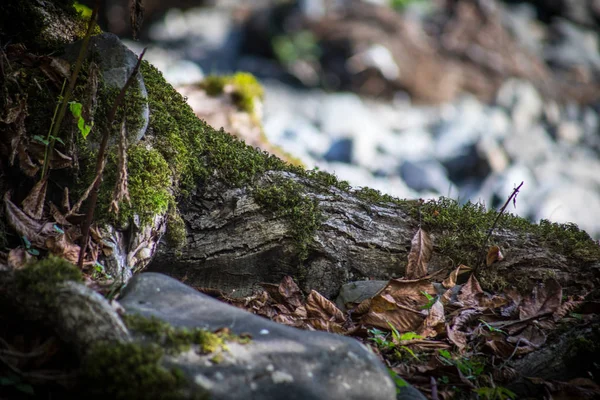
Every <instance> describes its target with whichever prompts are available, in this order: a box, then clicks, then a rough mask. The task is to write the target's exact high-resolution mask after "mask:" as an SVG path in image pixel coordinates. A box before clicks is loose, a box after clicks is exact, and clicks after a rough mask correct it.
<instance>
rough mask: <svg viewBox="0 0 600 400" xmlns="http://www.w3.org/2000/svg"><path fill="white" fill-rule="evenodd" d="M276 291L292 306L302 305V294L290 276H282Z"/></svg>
mask: <svg viewBox="0 0 600 400" xmlns="http://www.w3.org/2000/svg"><path fill="white" fill-rule="evenodd" d="M278 292H279V294H281V296H282V297H283V298H284V299H285V302H286V303H287V304H289V305H291V306H292V307H294V308H296V307H302V306H303V304H304V295H303V294H302V291H301V290H300V288H299V287H298V285H296V282H294V279H293V278H292V277H291V276H284V277H283V279H282V280H281V283H280V284H279V287H278Z"/></svg>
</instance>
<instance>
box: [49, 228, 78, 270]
mask: <svg viewBox="0 0 600 400" xmlns="http://www.w3.org/2000/svg"><path fill="white" fill-rule="evenodd" d="M46 248H47V249H48V251H50V252H51V253H52V254H54V255H56V256H58V257H61V258H64V259H65V260H67V261H68V262H70V263H72V264H77V261H78V260H79V251H80V250H81V248H80V247H79V246H77V245H76V244H75V243H73V242H72V241H71V240H69V238H68V237H67V235H65V234H62V235H58V236H50V237H48V238H47V239H46Z"/></svg>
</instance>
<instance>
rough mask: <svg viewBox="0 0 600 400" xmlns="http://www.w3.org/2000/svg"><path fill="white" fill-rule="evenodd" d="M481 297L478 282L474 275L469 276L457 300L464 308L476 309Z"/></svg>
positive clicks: (481, 291)
mask: <svg viewBox="0 0 600 400" xmlns="http://www.w3.org/2000/svg"><path fill="white" fill-rule="evenodd" d="M482 296H483V289H482V288H481V285H479V281H477V278H476V277H475V274H471V276H470V277H469V280H468V281H467V283H465V284H464V285H463V287H462V288H461V289H460V293H459V294H458V300H459V301H460V302H462V303H463V304H464V305H465V306H469V307H478V306H479V303H480V300H481V298H482Z"/></svg>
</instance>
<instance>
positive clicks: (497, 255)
mask: <svg viewBox="0 0 600 400" xmlns="http://www.w3.org/2000/svg"><path fill="white" fill-rule="evenodd" d="M502 260H504V256H503V255H502V251H500V247H498V246H492V247H490V249H489V250H488V252H487V255H486V257H485V264H486V265H487V266H488V267H489V266H490V265H492V264H493V263H495V262H496V261H502Z"/></svg>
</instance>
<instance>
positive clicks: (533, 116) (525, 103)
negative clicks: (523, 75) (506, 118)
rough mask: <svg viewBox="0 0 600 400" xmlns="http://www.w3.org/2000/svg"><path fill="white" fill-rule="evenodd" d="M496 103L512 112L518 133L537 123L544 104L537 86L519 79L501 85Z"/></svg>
mask: <svg viewBox="0 0 600 400" xmlns="http://www.w3.org/2000/svg"><path fill="white" fill-rule="evenodd" d="M496 103H497V104H498V105H500V106H501V107H504V108H505V109H506V110H508V111H509V112H510V114H511V117H512V120H513V126H514V129H515V131H516V132H517V133H522V132H526V131H527V130H528V129H529V128H530V127H531V126H532V125H533V124H535V122H536V121H538V120H539V118H540V116H541V115H542V111H543V106H544V104H543V101H542V98H541V96H540V94H539V93H538V91H537V90H536V89H535V87H534V86H533V85H532V84H531V83H529V82H527V81H523V80H519V79H509V80H507V81H506V82H505V83H504V84H503V85H502V86H501V87H500V89H499V90H498V94H497V95H496Z"/></svg>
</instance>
